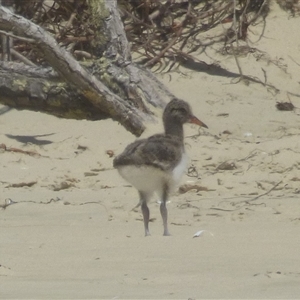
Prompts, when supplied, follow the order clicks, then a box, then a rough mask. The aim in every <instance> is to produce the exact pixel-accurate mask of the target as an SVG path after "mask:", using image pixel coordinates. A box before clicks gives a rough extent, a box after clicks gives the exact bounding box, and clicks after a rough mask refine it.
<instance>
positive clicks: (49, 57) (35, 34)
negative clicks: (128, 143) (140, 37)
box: [0, 6, 145, 135]
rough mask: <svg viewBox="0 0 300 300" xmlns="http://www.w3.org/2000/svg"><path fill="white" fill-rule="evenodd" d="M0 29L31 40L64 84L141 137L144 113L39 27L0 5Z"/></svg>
mask: <svg viewBox="0 0 300 300" xmlns="http://www.w3.org/2000/svg"><path fill="white" fill-rule="evenodd" d="M0 29H2V30H9V31H12V32H13V33H14V34H17V35H21V36H25V37H30V38H31V39H34V40H35V42H36V44H35V45H36V47H37V48H39V50H40V51H41V52H42V53H43V55H44V58H45V59H46V61H47V62H48V63H49V64H50V65H51V66H52V67H53V68H54V69H55V70H56V71H57V72H58V74H59V75H60V76H61V77H62V78H64V79H65V80H66V82H68V83H71V84H72V85H74V86H76V87H77V89H78V90H80V93H81V94H82V95H83V96H84V97H86V99H88V100H89V101H90V102H91V103H92V104H93V105H94V106H96V107H98V108H99V109H100V110H101V111H103V112H104V113H106V114H108V115H110V116H111V117H112V118H114V119H115V120H117V121H119V122H120V123H122V124H123V125H124V126H125V128H127V129H128V130H130V131H131V132H133V133H134V134H136V135H140V134H141V133H142V132H143V130H144V128H145V127H144V125H143V114H142V113H141V112H140V111H138V110H137V109H136V108H135V107H133V106H130V105H129V104H128V103H127V102H125V101H124V100H123V99H121V98H120V97H118V96H117V95H115V94H114V93H112V92H111V91H110V90H109V89H108V88H107V87H106V86H105V85H104V84H102V82H100V81H99V80H97V79H96V78H95V77H94V76H92V75H91V74H90V73H89V72H87V70H86V69H85V68H83V67H82V66H81V65H80V64H79V63H78V61H76V60H75V59H74V58H73V57H72V56H71V55H70V53H68V52H67V51H66V50H65V49H63V48H61V47H59V46H58V44H57V42H56V40H55V39H54V38H53V37H52V36H51V35H49V34H48V33H47V32H46V31H45V30H43V29H42V28H41V27H39V26H37V25H35V24H34V23H32V22H30V21H29V20H27V19H25V18H23V17H21V16H17V15H15V14H13V13H12V12H11V11H10V10H9V9H7V8H5V7H2V6H0Z"/></svg>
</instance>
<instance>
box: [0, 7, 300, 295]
mask: <svg viewBox="0 0 300 300" xmlns="http://www.w3.org/2000/svg"><path fill="white" fill-rule="evenodd" d="M299 26H300V19H299V18H289V17H288V14H287V13H285V12H283V11H281V10H279V9H278V7H277V6H276V5H275V4H274V3H273V5H272V13H271V14H270V15H269V16H268V20H267V23H266V29H265V32H264V36H263V37H262V39H261V40H260V41H259V42H258V43H257V44H255V43H254V44H251V46H252V47H256V48H257V49H259V50H260V51H261V52H257V51H254V52H253V53H248V54H245V55H243V56H240V57H239V62H240V65H241V67H242V70H243V72H244V74H246V75H250V76H253V77H255V78H258V79H260V80H262V81H263V82H265V80H266V82H267V83H268V84H269V85H270V87H269V88H266V87H264V86H263V85H261V84H255V83H251V82H249V84H246V83H245V82H237V81H238V80H237V78H233V77H229V76H218V74H215V75H208V74H207V73H205V72H201V71H199V70H198V71H197V70H192V69H191V68H185V67H181V68H179V69H177V70H176V71H173V72H171V73H169V74H158V75H157V76H158V77H159V78H160V80H162V82H164V83H165V84H166V85H167V86H168V87H169V89H170V90H171V91H172V92H173V93H174V94H175V95H176V96H178V97H179V98H182V99H185V100H186V101H188V102H189V103H190V104H191V106H192V107H193V111H194V114H195V115H196V116H197V117H199V118H200V119H201V120H202V121H203V122H205V123H206V124H207V125H208V126H209V129H208V130H206V129H200V130H199V129H198V128H197V127H196V126H189V125H187V126H186V127H185V132H186V140H185V142H186V149H187V152H188V154H189V157H190V163H189V169H188V171H187V173H186V175H185V176H184V178H183V179H182V185H183V187H182V188H181V189H180V191H181V192H178V191H177V192H176V193H174V194H173V195H172V196H171V198H170V203H169V204H168V209H169V223H170V232H171V234H172V236H170V237H163V236H162V231H163V228H162V221H161V217H160V213H159V204H158V203H157V200H158V199H153V201H152V202H151V203H150V205H149V207H150V211H151V217H152V218H153V222H151V223H150V231H151V233H152V236H151V237H147V238H145V237H144V230H143V222H142V215H141V213H140V211H139V210H137V211H132V208H133V207H134V206H135V205H136V204H137V202H138V196H137V192H136V191H135V190H134V189H133V188H132V187H130V186H129V185H128V184H127V183H126V182H124V181H123V180H122V179H121V178H120V176H119V175H118V174H117V172H116V171H115V170H114V169H113V168H112V160H113V158H112V157H110V155H109V154H110V153H112V154H118V153H120V152H121V151H122V150H123V149H124V147H125V146H126V145H127V144H128V143H130V142H132V141H134V140H135V137H134V136H133V135H131V134H130V133H129V132H127V131H126V130H125V129H124V128H123V127H122V126H120V125H119V124H118V123H117V122H113V121H111V120H103V121H96V122H90V121H84V120H83V121H76V120H64V119H58V118H56V117H53V116H50V115H45V114H42V113H38V112H29V111H16V110H13V109H8V108H7V107H4V106H1V107H0V137H1V139H0V143H4V144H5V145H6V146H7V147H14V148H18V149H21V150H23V151H30V152H29V153H27V154H26V153H17V152H9V151H2V152H1V153H0V186H1V194H0V204H1V205H2V209H0V228H1V229H0V242H1V247H0V279H1V283H0V298H1V299H104V298H106V299H125V298H126V299H138V298H139V299H151V298H152V299H200V298H209V299H212V298H214V299H219V298H229V299H233V298H243V299H244V298H256V299H262V298H268V299H271V298H272V299H275V298H282V299H292V298H299V297H300V255H299V253H300V252H299V249H300V239H299V236H300V210H299V207H300V203H299V192H300V190H299V181H300V170H299V168H300V141H299V135H300V116H299V109H298V108H296V109H295V110H294V111H279V110H277V109H276V106H275V105H276V102H281V101H283V102H286V101H289V98H290V100H291V101H292V102H293V104H294V105H295V106H296V107H300V106H299V102H300V99H299V96H296V95H299V94H300V92H299V74H300V65H299V64H300V51H299V50H300V40H299ZM260 29H261V28H260V27H259V26H257V27H253V28H252V36H251V40H252V41H253V42H255V41H256V40H257V39H258V35H259V32H260ZM217 48H218V47H217V46H215V50H218V49H217ZM198 58H199V59H201V60H203V61H206V62H208V63H211V62H218V63H219V64H220V65H221V66H223V67H225V68H226V69H227V70H230V71H231V72H236V73H237V72H238V69H237V66H236V64H235V61H234V59H233V58H232V57H228V56H222V55H221V54H217V53H216V52H213V51H212V50H211V51H207V52H206V53H205V54H203V53H202V54H199V56H198ZM297 63H298V64H297ZM264 74H266V76H265V75H264ZM271 86H274V88H272V87H271ZM276 89H278V90H276ZM288 97H289V98H288ZM161 130H162V125H161V123H160V122H159V123H157V124H150V125H149V126H148V129H147V130H146V132H145V133H144V134H143V137H147V136H149V135H150V134H153V133H156V132H160V131H161ZM109 150H110V151H111V152H109V153H107V151H109ZM32 152H36V153H37V154H35V155H29V154H32ZM22 184H25V186H22ZM26 184H27V185H31V186H26ZM20 185H21V186H20ZM8 199H11V201H12V202H13V204H11V205H8V206H7V207H5V203H9V201H10V200H8ZM201 230H204V231H203V232H202V234H201V235H200V236H199V237H195V238H193V235H194V234H195V233H196V232H198V231H201Z"/></svg>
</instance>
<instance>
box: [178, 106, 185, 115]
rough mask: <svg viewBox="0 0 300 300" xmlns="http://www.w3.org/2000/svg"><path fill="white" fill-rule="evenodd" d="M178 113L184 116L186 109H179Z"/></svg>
mask: <svg viewBox="0 0 300 300" xmlns="http://www.w3.org/2000/svg"><path fill="white" fill-rule="evenodd" d="M177 110H178V111H179V112H180V113H182V114H185V113H186V109H185V108H183V107H180V108H178V109H177Z"/></svg>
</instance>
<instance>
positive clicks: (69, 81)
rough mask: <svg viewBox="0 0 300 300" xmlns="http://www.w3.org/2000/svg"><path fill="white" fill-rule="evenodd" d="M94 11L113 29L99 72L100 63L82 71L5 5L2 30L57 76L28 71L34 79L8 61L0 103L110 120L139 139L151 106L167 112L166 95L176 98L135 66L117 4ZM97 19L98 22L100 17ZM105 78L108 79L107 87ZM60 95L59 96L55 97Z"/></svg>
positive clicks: (95, 4)
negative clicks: (21, 41) (34, 51)
mask: <svg viewBox="0 0 300 300" xmlns="http://www.w3.org/2000/svg"><path fill="white" fill-rule="evenodd" d="M90 6H91V9H92V11H93V12H94V14H96V13H98V14H100V12H101V14H102V15H101V16H100V15H99V16H98V17H99V18H98V19H100V21H99V22H101V21H103V20H104V21H105V26H103V25H102V26H103V28H106V29H107V31H106V40H104V41H103V37H101V38H99V39H100V40H101V42H99V44H101V43H102V45H101V47H103V43H104V44H105V49H106V51H105V55H103V56H102V57H101V59H100V60H99V59H98V61H95V60H94V61H93V63H91V64H90V68H92V69H95V64H96V65H97V67H98V71H97V72H93V73H92V72H90V71H89V67H88V66H86V67H84V66H82V65H81V64H80V63H79V62H78V61H77V60H76V59H75V58H74V57H73V56H72V55H71V54H70V53H69V52H68V51H67V50H65V49H64V48H62V47H60V46H59V45H58V43H57V42H56V40H55V39H54V37H52V36H51V35H50V34H49V33H48V32H47V31H45V30H44V29H43V28H41V27H39V26H38V25H36V24H34V23H33V22H31V21H29V20H27V19H25V18H23V17H21V16H18V15H16V14H14V13H12V12H11V11H10V10H9V9H8V8H5V7H3V6H0V30H2V31H5V32H6V33H5V34H6V35H10V34H13V35H14V38H17V37H21V38H23V39H24V38H25V39H27V41H28V42H30V43H33V44H34V47H35V48H36V49H37V51H38V52H39V53H40V54H42V56H43V59H44V60H45V61H46V62H47V63H48V64H49V66H51V68H53V69H54V70H55V72H56V73H55V72H53V70H52V69H51V68H50V72H49V68H48V69H47V70H45V69H43V68H35V67H30V66H26V69H27V73H28V72H29V73H32V74H34V76H33V77H32V76H31V77H29V76H25V74H26V72H24V71H22V72H21V73H20V68H16V66H14V67H9V65H8V64H4V62H3V63H2V68H1V74H0V75H1V76H0V92H1V96H0V97H1V98H0V102H1V103H3V104H8V105H11V106H14V107H18V108H27V109H33V110H39V111H46V112H50V113H54V114H55V115H59V116H64V117H65V116H66V115H69V116H71V117H74V116H75V117H79V118H80V117H85V118H93V119H95V118H98V117H101V116H102V117H103V116H109V117H111V118H113V119H115V120H116V121H119V122H120V123H121V124H122V125H123V126H124V127H125V128H126V129H128V130H129V131H131V132H132V133H134V134H135V135H137V136H139V135H140V134H141V133H142V132H143V130H144V129H145V125H144V121H145V120H150V119H151V118H150V117H149V115H150V114H149V113H150V108H149V107H147V104H146V103H147V101H148V102H149V103H151V104H152V105H154V106H160V107H163V106H164V103H165V102H164V99H163V96H165V97H170V98H171V97H173V95H172V94H171V93H169V92H168V90H167V89H166V88H165V87H164V86H163V85H161V84H160V83H159V81H158V80H157V79H156V78H155V77H154V76H153V75H152V74H151V73H150V72H149V71H147V70H144V69H141V68H139V67H137V66H136V65H134V64H133V63H132V61H131V57H130V48H129V45H128V42H127V39H126V36H125V32H124V30H123V25H122V23H121V20H120V17H119V15H118V11H117V8H116V1H111V0H106V1H100V2H99V1H96V0H94V1H90ZM100 17H102V19H101V18H100ZM94 19H95V20H97V18H95V16H94ZM96 42H97V39H96ZM99 46H100V45H99ZM11 64H12V63H11ZM103 66H104V67H103ZM101 68H102V69H101ZM96 69H97V68H96ZM99 70H100V71H99ZM40 74H43V76H40ZM39 77H40V78H39ZM99 78H104V82H105V83H104V82H103V80H99ZM113 90H115V91H117V92H118V93H115V92H113ZM55 94H56V95H59V96H56V97H55ZM16 95H17V97H16ZM120 95H121V96H123V97H124V98H126V99H127V100H129V101H125V100H124V99H123V97H121V96H120ZM71 96H72V97H71ZM145 100H146V101H145ZM86 101H87V102H88V103H85V102H86Z"/></svg>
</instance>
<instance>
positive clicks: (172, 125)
mask: <svg viewBox="0 0 300 300" xmlns="http://www.w3.org/2000/svg"><path fill="white" fill-rule="evenodd" d="M164 127H165V134H168V135H173V136H176V137H177V138H179V139H180V140H181V141H182V143H183V138H184V135H183V125H182V124H181V123H178V122H174V121H173V120H172V119H171V120H170V119H167V120H165V122H164Z"/></svg>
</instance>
